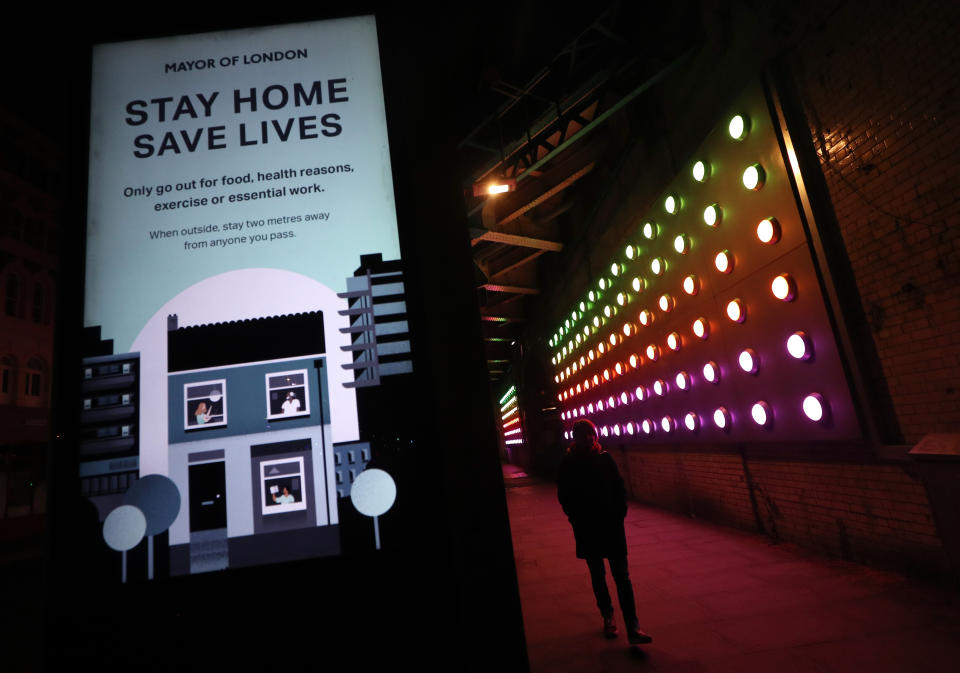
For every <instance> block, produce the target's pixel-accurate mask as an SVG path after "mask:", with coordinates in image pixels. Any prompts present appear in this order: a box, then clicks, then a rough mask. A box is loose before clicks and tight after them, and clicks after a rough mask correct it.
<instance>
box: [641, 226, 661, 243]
mask: <svg viewBox="0 0 960 673" xmlns="http://www.w3.org/2000/svg"><path fill="white" fill-rule="evenodd" d="M657 230H658V227H657V225H656V224H654V223H653V222H644V223H643V237H644V238H646V239H647V240H650V241H652V240H653V239H655V238H656V237H657Z"/></svg>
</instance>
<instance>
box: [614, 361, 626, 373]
mask: <svg viewBox="0 0 960 673" xmlns="http://www.w3.org/2000/svg"><path fill="white" fill-rule="evenodd" d="M625 368H626V365H624V364H623V363H622V362H618V363H617V364H615V365H614V366H613V371H615V372H616V373H617V376H622V375H623V372H624V370H625Z"/></svg>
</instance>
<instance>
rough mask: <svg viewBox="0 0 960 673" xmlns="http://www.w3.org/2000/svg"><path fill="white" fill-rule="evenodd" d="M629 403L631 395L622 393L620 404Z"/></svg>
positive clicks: (625, 392)
mask: <svg viewBox="0 0 960 673" xmlns="http://www.w3.org/2000/svg"><path fill="white" fill-rule="evenodd" d="M629 401H630V393H628V392H627V391H626V390H624V391H623V392H622V393H620V404H626V403H627V402H629Z"/></svg>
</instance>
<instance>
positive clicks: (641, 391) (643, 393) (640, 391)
mask: <svg viewBox="0 0 960 673" xmlns="http://www.w3.org/2000/svg"><path fill="white" fill-rule="evenodd" d="M633 395H634V397H636V398H637V401H638V402H643V401H644V400H645V399H647V389H646V388H644V387H643V386H637V389H636V390H634V391H633Z"/></svg>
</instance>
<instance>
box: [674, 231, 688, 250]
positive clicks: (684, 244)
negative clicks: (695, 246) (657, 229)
mask: <svg viewBox="0 0 960 673" xmlns="http://www.w3.org/2000/svg"><path fill="white" fill-rule="evenodd" d="M673 249H674V250H676V251H677V252H678V253H679V254H681V255H686V254H687V253H688V252H690V239H688V238H687V236H686V234H677V237H676V238H674V239H673Z"/></svg>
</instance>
